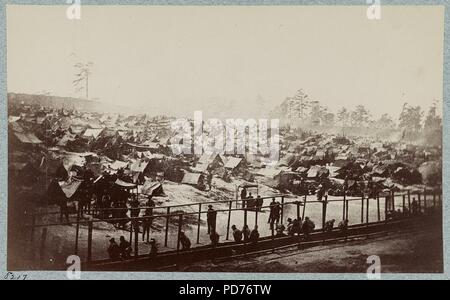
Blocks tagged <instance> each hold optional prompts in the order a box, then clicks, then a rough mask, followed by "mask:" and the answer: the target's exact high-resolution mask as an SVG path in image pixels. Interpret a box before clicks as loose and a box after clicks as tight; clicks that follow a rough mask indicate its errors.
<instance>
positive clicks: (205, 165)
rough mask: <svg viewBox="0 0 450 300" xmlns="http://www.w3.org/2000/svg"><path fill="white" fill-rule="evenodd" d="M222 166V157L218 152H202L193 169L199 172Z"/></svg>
mask: <svg viewBox="0 0 450 300" xmlns="http://www.w3.org/2000/svg"><path fill="white" fill-rule="evenodd" d="M223 166H224V162H223V160H222V157H221V156H220V155H219V154H211V155H209V154H207V153H204V154H203V155H202V156H201V157H200V159H199V160H198V162H197V165H196V166H195V170H197V171H199V172H206V171H213V170H217V169H219V168H222V167H223Z"/></svg>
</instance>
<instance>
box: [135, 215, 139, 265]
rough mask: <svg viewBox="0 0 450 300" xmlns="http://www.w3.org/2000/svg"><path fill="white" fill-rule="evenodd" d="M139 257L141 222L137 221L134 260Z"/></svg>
mask: <svg viewBox="0 0 450 300" xmlns="http://www.w3.org/2000/svg"><path fill="white" fill-rule="evenodd" d="M138 256H139V221H136V227H135V228H134V258H135V259H137V258H138Z"/></svg>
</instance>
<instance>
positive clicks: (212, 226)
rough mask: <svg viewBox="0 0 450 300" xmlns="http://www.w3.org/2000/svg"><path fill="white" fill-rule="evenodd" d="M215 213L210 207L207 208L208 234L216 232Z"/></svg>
mask: <svg viewBox="0 0 450 300" xmlns="http://www.w3.org/2000/svg"><path fill="white" fill-rule="evenodd" d="M216 220H217V211H215V210H214V209H213V206H212V205H209V206H208V212H207V221H208V234H211V232H214V231H216Z"/></svg>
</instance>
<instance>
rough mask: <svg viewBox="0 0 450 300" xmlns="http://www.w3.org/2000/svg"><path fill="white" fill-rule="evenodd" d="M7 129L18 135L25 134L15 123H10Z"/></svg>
mask: <svg viewBox="0 0 450 300" xmlns="http://www.w3.org/2000/svg"><path fill="white" fill-rule="evenodd" d="M8 128H9V129H10V130H11V131H13V132H19V133H23V132H25V130H24V129H23V127H22V126H21V125H20V124H19V123H17V122H12V123H9V124H8Z"/></svg>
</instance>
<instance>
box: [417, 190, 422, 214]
mask: <svg viewBox="0 0 450 300" xmlns="http://www.w3.org/2000/svg"><path fill="white" fill-rule="evenodd" d="M417 201H418V202H419V213H421V212H422V203H421V202H422V201H421V195H420V193H418V194H417Z"/></svg>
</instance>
